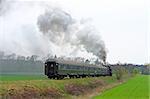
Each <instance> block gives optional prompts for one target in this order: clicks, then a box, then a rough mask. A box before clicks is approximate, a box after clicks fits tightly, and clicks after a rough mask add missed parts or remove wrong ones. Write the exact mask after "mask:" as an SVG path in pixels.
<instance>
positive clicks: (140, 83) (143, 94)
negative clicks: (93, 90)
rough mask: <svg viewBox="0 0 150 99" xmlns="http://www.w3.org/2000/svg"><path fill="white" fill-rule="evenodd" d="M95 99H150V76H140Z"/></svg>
mask: <svg viewBox="0 0 150 99" xmlns="http://www.w3.org/2000/svg"><path fill="white" fill-rule="evenodd" d="M94 99H150V75H139V76H137V77H135V78H132V79H130V80H129V81H128V82H126V83H124V84H122V85H119V86H117V87H115V88H112V89H111V90H107V91H105V92H104V93H102V94H100V95H98V96H96V97H94Z"/></svg>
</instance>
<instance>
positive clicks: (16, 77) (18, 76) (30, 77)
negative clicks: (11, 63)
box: [0, 74, 48, 81]
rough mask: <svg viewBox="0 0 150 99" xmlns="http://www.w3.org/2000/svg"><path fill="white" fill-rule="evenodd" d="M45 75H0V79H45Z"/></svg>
mask: <svg viewBox="0 0 150 99" xmlns="http://www.w3.org/2000/svg"><path fill="white" fill-rule="evenodd" d="M46 79H48V78H47V76H45V75H17V74H16V75H0V81H18V80H46Z"/></svg>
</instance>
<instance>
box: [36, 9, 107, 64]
mask: <svg viewBox="0 0 150 99" xmlns="http://www.w3.org/2000/svg"><path fill="white" fill-rule="evenodd" d="M37 24H38V27H39V30H40V31H41V32H42V33H43V34H44V35H45V36H48V38H49V40H50V41H51V42H53V43H55V44H56V45H57V46H60V48H63V46H62V45H65V44H66V43H67V44H69V45H70V46H71V47H72V48H75V49H74V50H73V52H72V53H74V52H76V51H81V50H82V48H83V49H84V50H86V51H87V52H88V53H92V54H93V55H95V56H97V57H98V58H99V59H100V60H102V61H103V62H105V61H106V49H105V44H104V42H103V41H102V40H101V37H100V36H99V32H98V31H96V29H95V28H94V27H93V26H92V25H90V24H88V22H87V23H86V22H84V21H82V20H81V21H80V22H77V21H75V19H73V18H72V17H71V15H70V14H68V13H66V12H64V11H62V10H61V9H51V10H49V11H46V12H45V13H44V14H42V15H40V16H39V17H38V22H37Z"/></svg>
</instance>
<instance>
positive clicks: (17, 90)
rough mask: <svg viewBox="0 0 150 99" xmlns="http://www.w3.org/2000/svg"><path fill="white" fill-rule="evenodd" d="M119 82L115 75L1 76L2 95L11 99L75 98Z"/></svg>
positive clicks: (0, 94)
mask: <svg viewBox="0 0 150 99" xmlns="http://www.w3.org/2000/svg"><path fill="white" fill-rule="evenodd" d="M115 82H117V80H116V78H115V77H94V78H78V79H63V80H49V79H47V78H46V76H23V75H22V76H21V75H20V76H19V75H15V76H9V75H3V76H1V77H0V97H1V98H6V99H7V98H10V99H23V98H25V99H31V98H42V99H43V98H73V97H74V96H80V95H84V94H87V93H89V92H92V90H93V89H96V88H97V87H105V86H107V85H110V84H112V83H115Z"/></svg>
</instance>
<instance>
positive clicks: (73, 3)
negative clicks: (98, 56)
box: [0, 0, 150, 63]
mask: <svg viewBox="0 0 150 99" xmlns="http://www.w3.org/2000/svg"><path fill="white" fill-rule="evenodd" d="M20 1H35V2H37V1H41V0H20ZM42 1H45V2H44V3H43V4H45V5H50V6H54V7H59V8H61V9H63V10H65V11H66V12H68V13H70V14H71V16H72V17H73V18H75V19H77V20H81V19H83V20H84V19H85V20H88V21H90V22H91V24H92V25H94V26H95V27H96V29H97V30H98V31H99V32H100V35H101V37H102V39H103V40H104V42H105V45H106V48H107V49H108V57H107V61H108V62H110V63H116V62H118V61H120V62H122V63H125V62H127V63H147V62H150V58H149V57H150V55H148V50H150V44H149V42H150V41H149V36H150V34H149V33H150V32H149V25H148V23H149V20H148V16H150V15H149V10H148V9H149V8H148V6H149V2H148V0H42ZM41 3H42V2H41ZM18 10H20V9H18ZM27 10H28V9H27ZM36 10H37V11H36ZM28 11H29V13H30V14H31V15H27V16H28V17H27V16H24V18H30V16H32V13H33V11H36V12H37V13H36V14H38V13H39V12H42V11H41V9H40V8H38V7H37V8H36V7H35V8H31V11H30V10H28ZM34 16H35V15H34ZM32 18H34V17H32ZM0 20H2V19H0ZM30 20H31V19H30ZM30 20H29V21H30ZM33 20H34V19H33ZM15 21H19V19H16V20H15ZM20 22H25V21H22V20H20ZM33 22H34V21H33ZM27 23H28V22H27ZM11 24H12V23H11ZM9 26H13V24H12V25H9ZM31 28H32V27H31ZM33 31H34V30H33ZM3 35H4V34H0V36H1V37H2V36H3ZM11 36H12V35H11ZM13 36H14V35H13ZM20 36H21V35H20ZM17 37H19V35H17ZM10 38H11V37H10ZM1 39H2V38H1ZM20 39H21V38H20ZM31 39H32V38H31ZM44 42H47V41H44ZM0 44H2V43H0ZM43 46H44V45H43ZM0 47H3V46H2V45H0ZM37 48H38V44H37ZM19 50H20V49H19ZM45 51H47V50H45ZM149 54H150V53H149Z"/></svg>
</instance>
